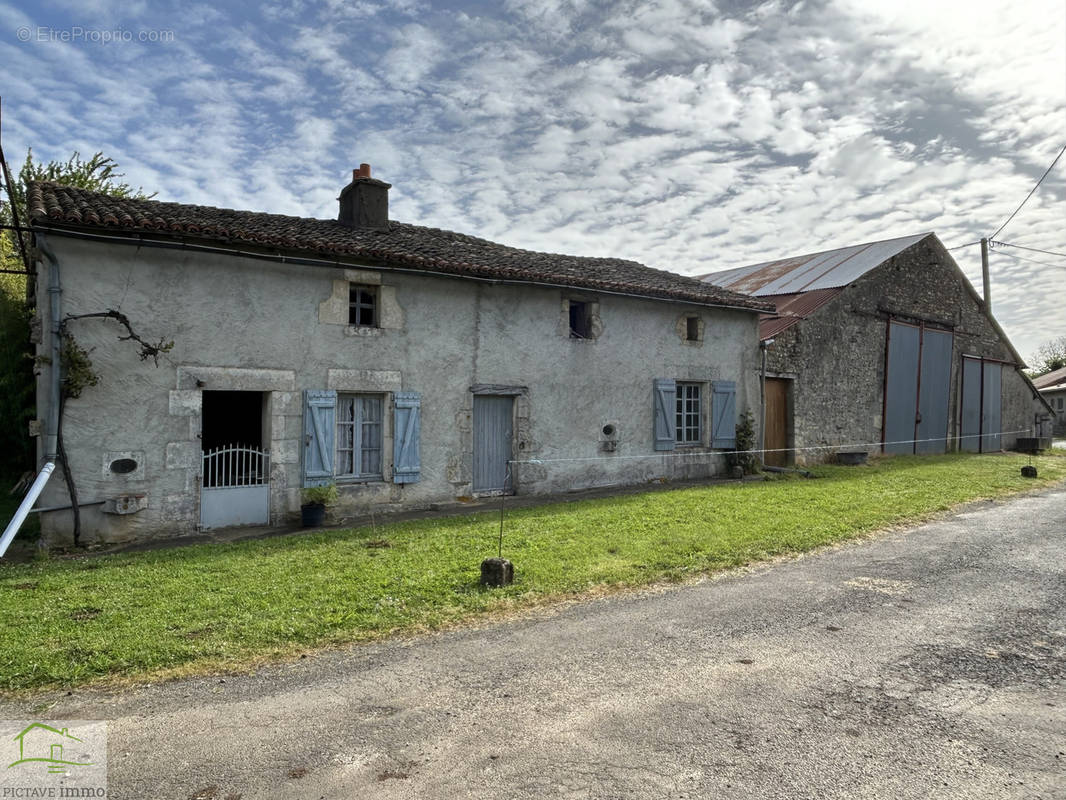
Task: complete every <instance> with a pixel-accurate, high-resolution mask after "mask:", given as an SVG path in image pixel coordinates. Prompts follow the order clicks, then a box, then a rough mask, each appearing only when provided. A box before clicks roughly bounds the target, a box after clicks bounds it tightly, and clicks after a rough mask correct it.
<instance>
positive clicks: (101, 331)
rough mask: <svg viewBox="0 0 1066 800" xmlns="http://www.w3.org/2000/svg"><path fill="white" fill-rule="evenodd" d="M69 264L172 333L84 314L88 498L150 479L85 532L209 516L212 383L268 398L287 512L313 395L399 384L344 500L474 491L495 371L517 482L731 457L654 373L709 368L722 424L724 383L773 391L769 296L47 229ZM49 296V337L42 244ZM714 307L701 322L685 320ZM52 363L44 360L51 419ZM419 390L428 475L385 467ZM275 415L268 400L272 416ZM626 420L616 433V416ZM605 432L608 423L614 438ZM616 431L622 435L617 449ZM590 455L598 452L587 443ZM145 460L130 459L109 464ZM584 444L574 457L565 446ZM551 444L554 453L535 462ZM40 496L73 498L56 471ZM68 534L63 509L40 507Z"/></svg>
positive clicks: (277, 493) (273, 512)
mask: <svg viewBox="0 0 1066 800" xmlns="http://www.w3.org/2000/svg"><path fill="white" fill-rule="evenodd" d="M43 235H44V237H45V239H46V241H47V244H48V245H49V246H50V247H51V248H52V250H53V251H54V252H55V254H56V256H57V258H58V261H59V263H60V266H61V274H62V304H63V309H62V313H63V315H64V316H66V315H76V314H81V313H90V312H96V311H101V310H105V309H108V308H118V309H120V310H121V311H122V312H123V313H124V314H126V315H127V316H128V318H129V319H130V321H131V324H132V325H133V326H134V328H135V329H136V330H137V332H138V333H139V334H140V335H142V336H143V337H144V338H146V339H150V340H158V339H159V338H161V337H162V338H165V339H166V340H173V341H174V348H173V350H171V351H170V352H169V353H166V354H165V355H164V356H163V357H161V358H160V361H159V365H158V366H154V365H153V364H152V362H151V360H149V361H141V360H139V359H138V355H137V346H136V345H135V344H133V343H131V342H129V341H120V339H119V336H121V335H123V334H124V331H123V329H122V328H121V327H119V326H118V325H116V324H115V323H114V322H112V321H109V320H101V319H85V320H77V321H73V322H70V323H68V328H69V330H70V332H71V333H72V334H73V336H74V337H75V339H76V340H77V342H78V343H79V344H80V345H81V346H82V347H84V348H85V349H86V350H87V351H88V352H89V353H90V357H91V359H92V362H93V368H94V370H95V371H96V372H97V373H98V374H99V376H100V382H99V385H97V386H95V387H89V388H87V389H86V390H85V391H84V392H83V393H82V395H81V396H80V397H78V398H76V399H70V400H68V401H67V403H66V408H65V412H64V423H63V433H64V439H65V443H66V450H67V453H68V456H69V460H70V465H71V468H72V471H73V474H74V477H75V481H76V483H77V488H78V493H79V499H80V501H81V502H82V503H86V504H88V503H93V502H94V501H100V500H108V499H109V498H115V497H133V496H136V497H140V496H141V495H143V498H141V500H139V501H138V502H139V503H141V504H143V505H144V508H143V510H137V511H136V512H135V513H124V514H115V513H108V510H107V509H109V508H111V507H112V506H113V504H112V506H104V505H86V506H84V507H83V508H82V529H83V541H85V542H87V543H91V542H93V541H100V542H118V541H128V540H137V539H147V538H152V537H162V536H181V535H188V534H192V533H194V532H196V531H197V530H198V527H199V524H200V518H199V509H200V492H201V488H200V479H201V458H202V439H201V436H202V433H203V430H204V419H203V414H204V403H203V398H204V393H205V392H255V393H261V396H262V399H263V401H262V427H261V430H262V446H263V447H264V448H266V449H269V450H270V456H271V467H270V476H269V497H270V500H269V510H270V521H271V523H273V524H282V523H286V522H290V521H292V520H294V519H295V517H296V515H297V512H298V508H299V505H300V490H301V486H302V485H303V465H302V462H303V459H304V457H305V448H306V445H307V441H306V427H305V406H304V401H303V392H304V391H305V390H335V391H340V392H357V393H373V394H375V395H379V396H381V397H382V398H383V399H384V403H385V413H384V415H383V419H384V422H383V437H384V442H383V448H382V452H383V453H384V454H385V461H386V463H385V465H384V467H385V469H384V475H383V477H382V479H380V480H371V481H351V482H348V483H344V482H339V488H340V493H341V504H340V506H339V508H338V509H337V511H336V514H337V515H338V516H344V515H349V514H355V513H359V512H365V511H370V510H379V511H388V510H399V509H413V508H423V507H428V506H431V505H435V504H442V503H444V504H446V503H450V502H457V500H459V499H463V498H468V497H470V496H471V495H472V494H474V488H473V486H472V464H471V460H472V457H473V456H472V449H473V443H472V410H473V398H474V396H475V392H476V391H479V389H478V387H493V386H497V387H498V386H503V387H512V391H513V396H514V398H515V404H514V440H513V448H514V449H513V454H514V458H515V460H516V461H520V462H524V463H521V464H519V465H518V466H517V467H516V469H515V475H514V491H515V492H516V493H519V494H537V493H548V492H559V491H565V490H569V489H574V488H584V487H594V486H601V485H607V484H622V483H630V484H631V483H639V482H642V481H650V480H660V479H665V480H670V479H680V478H691V477H702V476H707V475H712V474H715V473H718V472H721V471H724V469H725V457H724V455H722V453H721V452H716V451H713V450H712V449H711V448H710V447H709V444H710V438H709V434H708V436H706V437H705V441H704V443H703V445H701V446H698V447H691V448H686V449H685V450H684V451H680V450H679V451H678V452H673V453H656V452H655V451H654V450H653V446H652V440H653V383H654V381H655V379H657V378H673V379H676V380H678V381H695V382H701V383H702V384H704V385H705V386H706V387H707V390H706V393H705V398H706V402H705V405H704V409H703V413H704V414H705V416H706V417H707V420H708V423H707V425H706V428H707V429H708V430H709V428H710V422H709V419H710V414H711V409H710V398H711V392H710V382H712V381H717V380H722V379H724V380H729V381H735V382H736V408H737V412H738V414H739V413H742V412H743V411H745V410H752V411H757V409H758V369H757V367H758V358H759V355H758V341H757V325H758V314H757V312H756V311H753V310H751V309H744V308H726V307H721V306H711V305H700V304H696V303H686V302H681V301H670V300H668V299H647V298H638V297H628V296H623V295H621V294H615V293H609V292H595V291H590V290H588V289H582V290H580V291H577V290H574V291H571V290H568V289H566V288H551V287H544V286H534V285H512V284H505V283H499V282H497V283H491V282H486V281H475V280H468V279H463V278H461V277H447V276H439V275H436V276H435V275H416V274H410V273H405V272H400V271H390V270H389V269H388V268H382V267H381V266H380V265H359V264H350V265H349V264H344V265H337V266H335V267H323V266H309V265H306V264H291V263H278V262H277V261H270V260H261V259H256V258H252V257H248V256H243V255H235V254H228V253H219V252H201V251H197V250H195V249H192V248H190V249H184V250H182V249H167V248H159V247H148V246H133V245H129V244H123V243H117V242H107V241H91V240H84V239H78V238H74V237H70V236H64V235H63V234H62V232H59V231H51V232H47V233H44V234H43ZM39 263H40V271H39V279H38V282H37V286H38V291H39V296H38V305H37V307H38V314H39V316H40V323H41V325H42V330H43V331H44V332H45V333H44V335H43V337H42V343H41V344H40V345H39V347H40V348H41V349H40V352H41V353H47V352H48V345H49V343H48V340H49V336H50V334H49V331H50V330H51V320H50V319H49V318H48V307H49V303H48V299H47V285H48V277H47V276H48V270H47V265H46V263H45V261H44V259H41V260H40V262H39ZM352 283H357V284H365V285H370V286H376V287H379V288H380V294H379V297H380V299H381V307H380V315H381V317H380V325H379V326H377V327H373V328H360V327H357V326H352V325H349V324H348V321H347V317H346V314H347V305H346V304H347V295H346V293H347V290H348V286H349V285H350V284H352ZM573 299H580V300H583V301H585V302H586V303H589V304H590V306H591V308H592V313H593V315H594V316H593V321H594V325H593V332H594V337H593V338H588V339H575V338H570V336H569V335H568V334H569V332H568V330H567V327H566V322H565V320H566V316H565V314H566V309H567V304H568V302H569V301H570V300H573ZM687 316H695V317H697V318H698V320H699V340H698V341H685V340H684V338H683V336H680V335H679V327H678V325H679V322H678V321H679V319H683V318H684V317H687ZM48 378H49V369H48V368H47V366H42V368H41V370H40V375H39V385H38V397H39V417H40V419H42V420H45V419H47V416H48V413H49V409H48ZM400 391H414V392H419V393H420V394H421V442H420V443H421V479H420V480H418V481H417V482H414V483H407V484H399V483H395V482H393V481H392V480H390V479H389V474H390V473H389V469H390V467H391V454H392V443H393V437H394V435H395V431H393V430H392V427H393V413H392V411H393V409H392V406H391V404H392V398H393V397H394V396H395V394H396V393H397V392H400ZM256 413H258V411H257V412H256ZM608 424H610V425H612V426H613V429H612V430H613V433H612V434H611V435H610V436H606V435H605V434H604V430H605V426H606V425H608ZM608 439H609V440H610V441H607V440H608ZM608 444H609V445H611V446H610V447H609V448H608V447H607V445H608ZM590 457H592V458H595V459H597V460H591V461H590V460H581V459H589V458H590ZM118 458H129V459H130V460H132V461H135V462H136V468H135V469H134V470H133V471H131V472H129V473H127V474H118V473H116V472H114V471H113V470H112V469H111V468H110V465H111V464H113V463H115V462H116V459H118ZM568 459H579V460H568ZM531 462H540V463H531ZM58 475H59V473H58V471H57V478H56V479H54V480H53V481H52V482H51V483H50V484H49V485H48V487H47V489H46V491H45V495H44V496H43V497H42V500H41V501H40V504H41V505H43V506H61V505H65V504H67V503H68V502H69V501H68V497H67V493H66V489H65V486H64V483H63V481H62V480H61V479H60V478H59V477H58ZM42 526H43V531H44V533H45V535H46V537H48V538H49V539H51V540H52V541H54V542H62V541H65V540H66V539H67V538H68V537H69V535H70V531H71V515H70V513H69V512H68V511H56V512H51V513H45V514H42Z"/></svg>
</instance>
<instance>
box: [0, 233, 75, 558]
mask: <svg viewBox="0 0 1066 800" xmlns="http://www.w3.org/2000/svg"><path fill="white" fill-rule="evenodd" d="M37 249H39V250H40V251H41V252H42V253H43V254H44V256H45V257H46V258H47V259H48V261H49V263H50V264H51V269H50V272H49V279H48V300H49V303H48V313H49V315H50V316H51V318H52V342H51V345H52V348H51V349H52V365H51V372H50V373H49V377H50V380H51V387H50V388H51V392H50V395H51V397H50V403H51V404H50V406H49V409H48V428H47V429H46V430H45V439H44V450H45V464H44V466H43V467H42V468H41V471H40V472H39V473H38V474H37V478H36V480H34V482H33V485H32V486H31V487H30V490H29V491H28V492H27V493H26V496H25V497H24V498H23V499H22V502H21V503H20V504H19V507H18V511H16V512H15V516H14V517H13V518H12V520H11V522H9V523H8V525H7V527H6V528H5V529H4V534H3V537H0V557H3V555H4V554H5V553H6V552H7V548H8V546H9V545H10V544H11V541H12V539H14V538H15V534H17V533H18V530H19V528H20V527H22V523H23V522H24V521H25V519H26V515H27V514H29V513H30V509H31V507H32V506H33V504H34V503H35V502H37V498H38V497H39V496H40V494H41V492H42V491H44V485H45V484H46V483H48V479H49V478H50V477H51V475H52V471H53V470H54V469H55V467H56V464H55V462H56V451H57V450H58V445H57V441H58V438H59V390H60V382H59V362H60V344H59V326H60V318H59V317H60V314H61V313H62V306H61V303H60V295H61V294H62V292H63V290H62V288H61V287H60V283H59V260H58V259H57V258H56V256H55V253H54V252H52V248H51V247H49V246H48V243H47V242H45V240H44V237H43V236H41V234H39V233H38V234H37Z"/></svg>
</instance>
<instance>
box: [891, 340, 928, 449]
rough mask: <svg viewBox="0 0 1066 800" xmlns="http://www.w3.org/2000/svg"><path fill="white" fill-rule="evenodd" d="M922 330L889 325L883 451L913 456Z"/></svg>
mask: <svg viewBox="0 0 1066 800" xmlns="http://www.w3.org/2000/svg"><path fill="white" fill-rule="evenodd" d="M920 346H921V331H920V330H919V329H918V328H917V327H915V326H914V325H904V324H903V323H900V322H890V323H889V324H888V366H887V370H886V374H885V425H884V437H885V445H884V448H885V452H886V453H913V452H914V441H913V440H914V428H915V419H916V417H915V414H916V409H917V402H918V357H919V355H918V354H919V348H920Z"/></svg>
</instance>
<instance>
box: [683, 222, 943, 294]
mask: <svg viewBox="0 0 1066 800" xmlns="http://www.w3.org/2000/svg"><path fill="white" fill-rule="evenodd" d="M926 236H929V234H928V233H919V234H915V235H913V236H903V237H900V238H898V239H886V240H884V241H880V242H868V243H866V244H857V245H852V246H851V247H841V248H839V249H837V250H826V251H823V252H821V253H810V254H808V255H804V256H793V257H791V258H782V259H777V260H776V261H764V262H762V263H761V264H752V265H751V266H747V267H739V268H737V269H731V270H725V271H724V272H712V273H710V274H708V275H703V276H701V279H702V280H704V281H707V282H708V283H713V284H716V285H718V286H722V287H724V288H726V289H730V290H732V291H734V292H745V293H747V294H753V295H755V296H757V297H766V296H772V295H786V294H797V293H800V292H810V291H817V290H820V289H837V288H841V287H843V286H847V285H848V284H849V283H851V282H852V281H854V280H856V279H857V278H860V277H861V276H863V275H865V274H866V273H867V272H869V271H870V270H872V269H874V268H875V267H877V266H879V265H881V264H883V263H884V262H885V261H887V260H888V259H890V258H892V257H893V256H895V255H897V254H899V253H901V252H903V251H904V250H906V249H907V248H908V247H911V246H912V245H915V244H917V243H918V242H920V241H921V240H922V239H924V238H925V237H926Z"/></svg>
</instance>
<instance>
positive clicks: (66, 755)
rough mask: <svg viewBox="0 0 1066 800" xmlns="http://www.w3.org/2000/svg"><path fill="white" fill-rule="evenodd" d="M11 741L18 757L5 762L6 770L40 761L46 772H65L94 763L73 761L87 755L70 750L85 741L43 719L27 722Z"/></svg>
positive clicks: (35, 763)
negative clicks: (43, 721) (15, 759)
mask: <svg viewBox="0 0 1066 800" xmlns="http://www.w3.org/2000/svg"><path fill="white" fill-rule="evenodd" d="M13 741H16V742H18V746H19V757H18V760H17V761H13V762H12V763H10V764H8V765H7V768H8V769H13V768H15V767H23V768H26V767H32V766H35V765H37V764H41V765H45V766H46V767H47V770H48V772H52V773H65V772H67V771H68V769H69V768H71V767H88V766H92V763H93V762H91V761H75V760H74V759H75V758H80V757H87V756H83V754H80V753H75V754H71V753H70V752H69V751H70V750H71V748H73V747H74V746H75V745H79V744H80V745H84V742H83V741H82V740H81V739H79V738H78V737H77V736H73V735H71V734H70V733H69V730H68V729H67V728H62V729H60V728H53V727H51V726H50V725H45V724H44V723H42V722H34V723H32V724H30V725H27V726H26V727H25V728H24V729H23V730H22V731H21V732H20V733H19V734H18V735H17V736H15V738H14V739H13ZM78 749H79V750H80V749H82V748H78Z"/></svg>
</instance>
